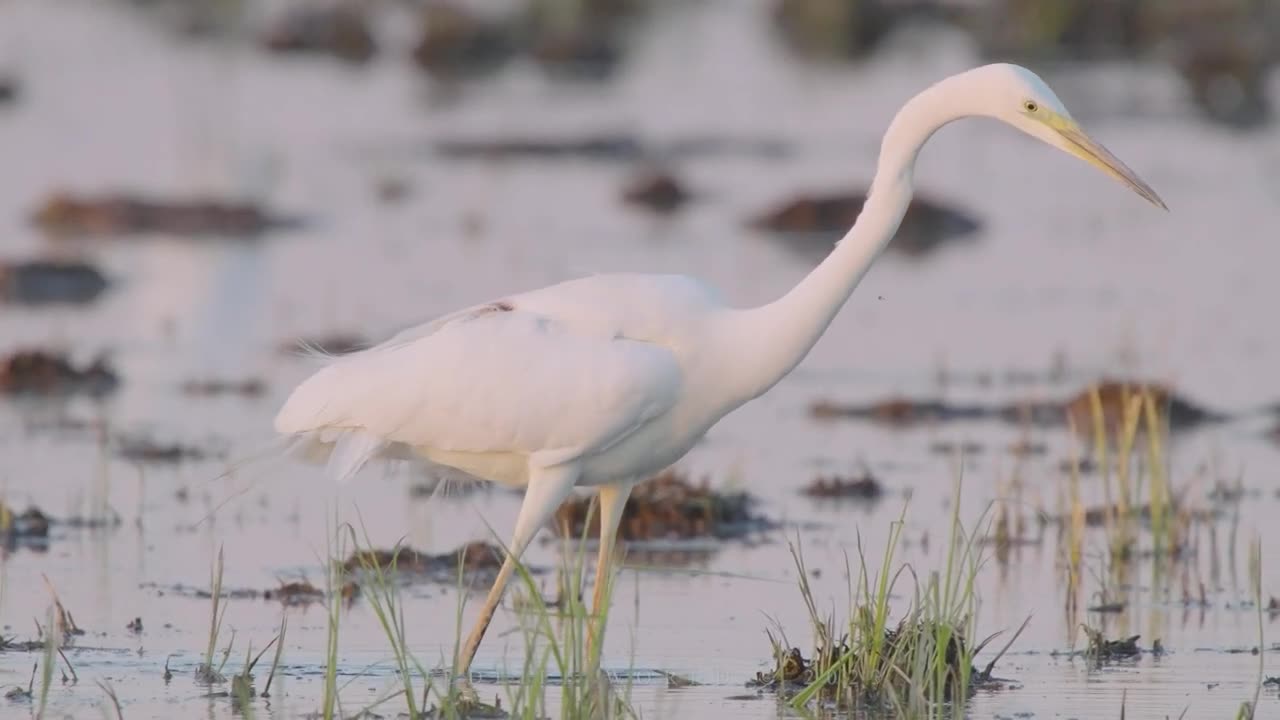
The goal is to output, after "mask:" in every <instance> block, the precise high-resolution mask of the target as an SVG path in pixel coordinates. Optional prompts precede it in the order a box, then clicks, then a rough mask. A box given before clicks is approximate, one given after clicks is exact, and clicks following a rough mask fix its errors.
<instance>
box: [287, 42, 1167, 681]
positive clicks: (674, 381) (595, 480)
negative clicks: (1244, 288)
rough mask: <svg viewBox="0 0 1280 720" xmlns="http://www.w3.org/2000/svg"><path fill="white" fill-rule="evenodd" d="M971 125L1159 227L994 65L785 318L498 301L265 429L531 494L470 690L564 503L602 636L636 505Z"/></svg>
mask: <svg viewBox="0 0 1280 720" xmlns="http://www.w3.org/2000/svg"><path fill="white" fill-rule="evenodd" d="M970 116H985V117H992V118H995V119H997V120H1002V121H1004V122H1005V123H1008V124H1009V125H1012V126H1013V127H1015V128H1017V129H1019V130H1021V131H1023V132H1025V133H1027V134H1028V135H1031V136H1032V137H1035V138H1039V139H1040V140H1042V141H1044V142H1046V143H1048V144H1050V145H1052V146H1054V147H1056V148H1058V149H1060V150H1064V151H1066V152H1068V153H1071V154H1072V155H1075V156H1077V157H1080V158H1082V159H1084V160H1085V161H1087V162H1089V163H1091V164H1093V165H1095V166H1096V167H1098V168H1099V169H1101V170H1102V171H1104V172H1106V173H1107V174H1109V175H1111V176H1112V177H1114V178H1116V179H1118V180H1119V181H1121V182H1122V183H1124V184H1126V185H1128V186H1129V187H1130V188H1132V189H1133V190H1134V191H1136V192H1137V193H1138V194H1139V195H1141V196H1142V197H1144V198H1146V199H1147V200H1148V201H1150V202H1151V203H1153V204H1155V205H1157V206H1159V207H1161V208H1165V204H1164V202H1163V201H1161V200H1160V198H1159V196H1157V195H1156V193H1155V191H1154V190H1152V189H1151V187H1150V186H1148V185H1147V184H1146V183H1145V182H1143V181H1142V180H1141V179H1139V178H1138V176H1137V175H1135V174H1134V172H1133V171H1132V170H1130V169H1129V168H1128V167H1126V166H1125V165H1124V163H1122V162H1120V160H1119V159H1117V158H1116V157H1115V156H1114V155H1112V154H1111V153H1110V152H1109V151H1108V150H1107V149H1106V148H1104V147H1102V146H1101V145H1099V144H1098V143H1096V142H1094V141H1093V140H1091V139H1090V138H1089V137H1088V136H1087V135H1085V133H1084V131H1082V130H1081V129H1080V127H1079V125H1077V124H1076V122H1075V121H1074V120H1072V118H1071V115H1070V114H1068V113H1067V110H1066V108H1065V107H1063V105H1062V102H1061V101H1059V100H1058V97H1057V96H1056V95H1055V94H1054V93H1053V91H1052V90H1050V89H1049V87H1048V86H1047V85H1046V84H1045V83H1044V82H1043V81H1042V80H1041V79H1040V78H1039V77H1037V76H1036V75H1035V73H1032V72H1031V71H1029V70H1027V69H1025V68H1022V67H1018V66H1016V65H1007V64H996V65H986V66H983V67H979V68H976V69H974V70H970V71H968V72H964V73H961V74H959V75H955V76H952V77H949V78H947V79H945V80H942V81H941V82H938V83H937V84H935V85H933V86H931V87H929V88H928V89H926V90H924V91H923V92H921V93H920V94H919V95H916V96H915V97H914V98H912V99H911V100H910V101H909V102H908V103H907V104H906V105H905V106H904V107H903V108H902V109H901V110H900V111H899V112H898V114H897V116H896V117H895V118H894V119H893V122H892V123H891V124H890V125H889V129H888V131H887V132H886V133H885V136H884V141H883V144H882V145H881V149H880V160H879V166H878V167H877V170H876V175H875V180H874V182H873V183H872V186H871V192H870V194H869V197H868V198H867V201H866V205H865V206H864V208H863V210H862V213H861V215H859V216H858V219H857V222H855V223H854V225H853V228H852V229H850V230H849V232H848V234H846V235H845V236H844V238H843V239H842V240H841V241H840V242H839V243H837V245H836V247H835V249H834V250H833V251H832V252H831V253H830V255H828V256H827V258H826V259H825V260H824V261H823V262H822V263H821V264H820V265H818V266H817V268H816V269H814V270H813V271H812V272H810V273H809V275H808V276H807V277H806V278H805V279H804V280H803V281H801V282H800V284H798V285H796V287H795V288H794V289H792V290H791V291H790V292H788V293H787V294H786V295H784V296H783V297H782V298H780V299H778V300H776V301H774V302H771V303H769V304H767V305H763V306H761V307H756V308H750V309H740V308H734V307H731V306H729V305H727V304H725V302H724V301H723V300H722V299H721V297H720V296H719V295H718V294H717V293H716V292H715V290H713V289H712V288H710V287H708V286H707V285H705V284H703V283H701V282H699V281H698V280H695V279H693V278H689V277H684V276H681V275H642V274H611V275H596V276H592V277H586V278H581V279H578V280H570V281H568V282H564V283H560V284H558V285H553V286H551V287H547V288H543V289H540V290H534V291H531V292H525V293H520V294H517V295H510V296H507V297H504V298H501V299H498V300H494V301H492V302H489V303H485V304H482V305H476V306H474V307H470V308H466V309H464V310H461V311H458V312H455V313H453V314H450V315H446V316H444V317H441V318H439V319H437V320H434V321H432V322H429V323H427V324H425V325H421V326H418V327H414V328H411V329H408V330H405V331H403V332H401V333H400V334H398V335H396V336H394V337H393V338H391V339H390V340H388V341H386V342H385V343H383V344H381V345H377V346H375V347H372V348H370V349H368V350H364V351H361V352H357V353H355V354H352V355H346V356H342V357H338V358H334V359H333V360H331V361H330V362H329V363H328V364H327V365H326V366H325V367H323V368H322V369H320V370H319V371H318V372H316V373H315V374H314V375H312V376H311V377H310V378H308V379H307V380H306V381H304V382H303V383H302V384H301V385H300V386H299V387H298V388H297V389H296V390H294V392H293V394H292V395H291V396H290V398H289V400H288V401H287V402H286V403H285V405H284V408H283V409H282V410H281V411H280V414H279V415H278V417H277V418H276V423H275V424H276V429H277V430H278V431H279V432H281V433H285V434H288V435H292V436H294V437H295V438H296V440H297V441H298V442H300V443H302V444H305V445H307V446H309V447H311V448H312V449H320V450H324V451H328V452H329V460H328V469H329V472H330V473H331V474H332V475H333V476H335V477H337V478H339V479H346V478H349V477H350V476H351V475H353V474H355V473H356V471H358V470H359V469H360V467H361V466H362V465H364V464H365V462H367V461H368V460H370V459H371V458H374V457H379V456H394V457H413V456H421V457H425V458H427V459H428V460H430V461H432V462H435V463H439V464H441V465H446V466H450V467H453V468H457V469H460V470H463V471H465V472H467V473H469V474H471V475H474V476H476V477H479V478H483V479H487V480H491V481H494V482H497V483H501V484H504V485H508V486H512V487H516V488H521V487H523V488H525V495H524V502H523V503H522V505H521V506H520V512H519V515H518V516H517V519H516V523H515V529H514V531H513V533H512V535H511V541H510V544H509V545H508V546H507V549H508V555H507V557H506V560H505V562H504V563H503V565H502V569H501V571H500V572H499V573H498V576H497V579H496V581H495V582H494V584H493V588H492V589H491V590H490V591H489V595H488V597H487V598H486V600H485V603H484V606H483V608H482V609H481V611H480V617H479V619H478V620H477V622H476V625H475V628H474V630H473V631H472V632H471V634H470V635H469V636H468V638H467V642H466V645H465V646H464V647H463V648H462V652H461V654H460V655H459V657H458V659H457V665H456V667H455V670H456V671H457V672H458V674H459V675H463V676H465V675H466V673H467V671H468V670H469V669H470V666H471V661H472V659H473V658H474V656H475V652H476V648H477V647H478V646H479V645H480V641H481V638H482V637H483V636H484V632H485V629H486V628H487V627H488V625H489V621H490V619H491V618H492V617H493V613H494V611H495V609H496V607H497V605H498V603H499V601H500V600H501V598H502V593H503V588H504V587H505V585H506V583H507V581H508V579H509V578H510V576H511V573H512V570H513V568H514V564H515V563H516V562H517V561H518V559H519V558H520V556H521V554H522V553H523V552H524V550H525V548H526V547H527V546H528V544H529V542H530V540H531V539H532V538H533V536H534V534H535V533H536V532H537V531H538V529H539V528H541V527H542V526H543V525H545V524H546V523H547V522H548V520H550V518H551V517H552V515H553V513H554V512H555V510H556V508H557V507H558V506H559V505H560V503H561V502H563V501H564V500H565V499H566V498H567V497H568V496H569V494H570V492H571V491H572V489H573V488H574V487H575V486H591V487H595V488H598V492H599V499H600V502H599V507H600V548H599V557H598V560H597V564H596V577H595V588H594V593H593V594H594V598H593V603H594V604H593V612H595V613H596V614H597V616H598V614H599V612H600V611H601V610H602V608H601V607H600V604H601V601H602V600H601V595H602V590H603V587H604V585H605V582H606V577H607V573H608V569H609V562H610V558H611V556H612V553H613V546H614V539H615V535H616V533H617V528H618V522H619V520H620V518H621V517H622V510H623V506H624V505H625V503H626V501H627V497H628V495H629V494H630V492H631V488H632V486H633V485H634V484H635V483H637V482H639V481H641V480H643V479H645V478H647V477H649V476H651V475H653V474H655V473H657V472H659V471H661V470H662V469H664V468H666V467H667V466H669V465H671V464H672V463H674V462H675V461H676V460H679V459H680V458H681V457H682V456H683V455H684V454H685V453H686V452H688V451H689V449H690V448H691V447H693V445H694V443H696V442H697V441H698V439H699V438H700V437H702V435H703V434H704V433H706V432H707V430H708V429H710V428H711V426H712V425H714V424H715V423H716V422H717V421H718V420H719V419H720V418H722V417H724V416H725V415H726V414H728V413H729V412H730V411H732V410H734V409H735V408H737V407H739V406H741V405H742V404H743V403H745V402H747V401H748V400H751V399H752V398H755V397H757V396H759V395H761V394H762V393H764V392H765V391H767V390H768V389H769V388H771V387H773V385H774V384H775V383H777V382H778V381H779V380H780V379H782V377H783V376H785V375H786V374H787V373H788V372H790V371H791V369H792V368H794V367H795V366H796V365H797V364H798V363H799V362H800V361H801V360H802V359H803V358H804V357H805V355H806V354H807V353H808V352H809V349H810V348H811V347H813V345H814V343H816V342H817V341H818V338H819V337H821V336H822V333H823V332H824V331H825V330H826V328H827V326H828V324H830V322H831V320H832V318H834V317H835V314H836V312H837V311H838V310H839V309H840V307H841V306H842V305H844V303H845V301H846V300H847V299H848V297H849V295H850V293H851V292H853V288H854V287H855V286H856V285H857V284H858V281H859V280H860V279H861V278H862V276H863V275H864V274H865V273H866V271H867V269H868V268H869V267H870V266H871V263H872V261H873V260H874V259H875V257H876V255H877V254H879V252H880V251H881V250H882V249H884V247H885V245H886V244H888V242H889V241H890V239H891V238H892V237H893V234H894V232H895V231H896V230H897V228H898V224H899V223H900V222H901V220H902V216H903V213H904V211H905V210H906V208H907V204H908V203H909V202H910V200H911V194H912V173H913V169H914V166H915V161H916V155H917V154H918V153H919V152H920V148H921V146H923V145H924V143H925V141H927V140H928V139H929V137H930V136H931V135H933V133H934V132H935V131H937V130H938V129H939V128H941V127H942V126H943V125H946V124H947V123H949V122H951V121H953V120H958V119H960V118H963V117H970ZM1165 209H1167V208H1165ZM599 640H600V638H599V637H593V638H592V644H593V648H592V649H593V650H594V649H597V648H598V647H599Z"/></svg>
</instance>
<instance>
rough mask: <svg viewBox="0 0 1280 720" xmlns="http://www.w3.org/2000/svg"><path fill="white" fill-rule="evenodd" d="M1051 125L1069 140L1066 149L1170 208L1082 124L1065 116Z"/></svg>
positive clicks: (1147, 197) (1158, 204)
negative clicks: (1082, 127) (1083, 127)
mask: <svg viewBox="0 0 1280 720" xmlns="http://www.w3.org/2000/svg"><path fill="white" fill-rule="evenodd" d="M1050 126H1051V127H1052V128H1053V129H1054V130H1055V131H1057V132H1058V134H1059V135H1061V136H1062V139H1063V140H1066V141H1067V146H1066V150H1067V151H1068V152H1070V153H1071V154H1073V155H1075V156H1076V157H1078V158H1080V159H1081V160H1084V161H1085V162H1087V163H1089V164H1090V165H1093V166H1094V167H1097V168H1098V169H1099V170H1102V171H1103V172H1105V173H1106V174H1108V175H1110V176H1111V177H1113V178H1115V179H1117V180H1119V181H1120V182H1122V183H1124V184H1125V185H1128V186H1129V188H1130V189H1131V190H1133V191H1134V192H1136V193H1138V194H1139V195H1141V196H1142V197H1144V198H1146V199H1147V201H1148V202H1150V203H1151V204H1152V205H1155V206H1156V207H1158V208H1161V209H1163V210H1168V209H1169V206H1168V205H1165V204H1164V201H1163V200H1161V199H1160V196H1159V195H1157V194H1156V191H1155V190H1152V189H1151V186H1150V185H1148V184H1147V183H1146V182H1145V181H1143V179H1142V178H1140V177H1138V174H1137V173H1135V172H1134V171H1133V170H1130V169H1129V166H1128V165H1125V164H1124V163H1123V162H1121V161H1120V158H1118V157H1116V156H1115V155H1112V154H1111V151H1110V150H1108V149H1106V148H1105V147H1103V146H1102V144H1101V143H1098V142H1096V141H1094V140H1093V139H1092V138H1090V137H1089V136H1088V135H1085V134H1084V131H1083V130H1081V129H1080V126H1079V125H1077V124H1075V122H1073V121H1071V120H1067V119H1065V118H1063V119H1059V120H1058V122H1054V123H1050Z"/></svg>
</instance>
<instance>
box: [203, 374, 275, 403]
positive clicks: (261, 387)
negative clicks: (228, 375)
mask: <svg viewBox="0 0 1280 720" xmlns="http://www.w3.org/2000/svg"><path fill="white" fill-rule="evenodd" d="M266 391H267V385H266V383H264V382H263V381H261V380H259V379H258V378H247V379H244V380H215V379H210V380H188V381H186V382H184V383H183V384H182V392H183V394H185V395H190V396H192V397H217V396H221V395H239V396H241V397H246V398H256V397H261V396H262V395H263V393H265V392H266Z"/></svg>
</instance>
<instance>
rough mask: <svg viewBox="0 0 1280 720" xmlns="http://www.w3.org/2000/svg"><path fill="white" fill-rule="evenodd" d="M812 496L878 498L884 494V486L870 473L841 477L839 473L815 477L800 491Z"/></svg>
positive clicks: (856, 498)
mask: <svg viewBox="0 0 1280 720" xmlns="http://www.w3.org/2000/svg"><path fill="white" fill-rule="evenodd" d="M800 492H801V493H802V494H804V495H808V496H809V497H812V498H851V499H855V500H878V499H880V497H881V496H882V495H884V486H883V485H881V484H880V481H879V480H877V479H876V478H875V476H874V475H871V474H870V473H867V474H864V475H861V476H858V477H840V476H838V475H836V476H832V477H830V478H828V477H825V476H823V477H817V478H814V480H813V482H811V483H809V484H808V485H806V486H805V487H804V489H802V490H801V491H800Z"/></svg>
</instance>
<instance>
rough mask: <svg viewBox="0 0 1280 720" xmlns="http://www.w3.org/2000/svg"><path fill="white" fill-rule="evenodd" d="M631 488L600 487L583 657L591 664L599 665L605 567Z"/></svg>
mask: <svg viewBox="0 0 1280 720" xmlns="http://www.w3.org/2000/svg"><path fill="white" fill-rule="evenodd" d="M631 487H632V485H631V483H620V484H617V485H601V486H600V556H599V558H597V559H596V579H595V589H594V591H593V592H592V597H591V619H592V621H591V622H589V623H587V638H588V640H587V648H588V649H587V657H588V658H591V661H592V662H593V663H595V662H598V661H599V658H600V655H599V653H600V650H601V648H602V647H603V645H604V625H605V624H604V617H605V615H606V614H607V613H608V608H607V607H605V603H606V601H605V597H604V595H605V589H606V588H607V587H608V584H609V565H610V564H611V562H612V560H613V550H614V547H615V545H616V542H617V538H618V523H620V522H621V521H622V510H623V509H624V508H625V507H626V506H627V498H629V497H631ZM597 624H598V625H599V628H598V629H597V627H596V626H597Z"/></svg>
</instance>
